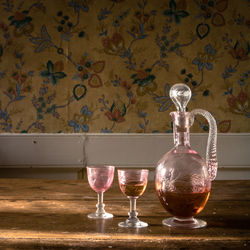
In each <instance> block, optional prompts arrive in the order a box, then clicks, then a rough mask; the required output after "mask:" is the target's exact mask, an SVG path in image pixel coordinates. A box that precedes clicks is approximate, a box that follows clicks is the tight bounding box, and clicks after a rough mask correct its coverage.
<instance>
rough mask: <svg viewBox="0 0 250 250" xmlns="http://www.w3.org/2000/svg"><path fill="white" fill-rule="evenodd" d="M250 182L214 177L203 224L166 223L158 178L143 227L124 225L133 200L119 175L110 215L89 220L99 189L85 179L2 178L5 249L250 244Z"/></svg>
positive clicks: (145, 199) (142, 213) (0, 239)
mask: <svg viewBox="0 0 250 250" xmlns="http://www.w3.org/2000/svg"><path fill="white" fill-rule="evenodd" d="M249 191H250V181H214V182H213V186H212V192H211V196H210V199H209V201H208V203H207V205H206V207H205V208H204V210H203V211H202V212H201V213H200V214H199V215H198V216H197V217H198V218H202V219H204V220H205V221H207V223H208V226H207V227H206V228H203V229H193V230H183V229H172V228H168V227H166V226H163V225H162V220H163V219H165V218H166V217H169V216H170V215H169V214H168V213H167V212H166V211H165V210H164V209H163V207H162V206H161V204H160V202H159V200H158V198H157V196H156V194H155V191H154V184H153V182H149V184H148V187H147V189H146V191H145V193H144V195H143V196H142V197H140V198H139V199H138V202H137V211H138V213H139V215H138V216H139V218H140V219H141V220H143V221H145V222H148V224H149V227H147V228H143V229H127V228H119V227H118V225H117V224H118V222H120V221H124V220H125V219H126V218H127V214H128V210H129V201H128V199H127V198H126V197H125V196H123V195H122V193H121V191H120V189H119V186H118V183H117V180H115V181H114V183H113V185H112V187H111V188H110V189H109V190H108V191H107V192H106V193H105V194H104V203H105V204H106V207H105V208H106V211H107V212H110V213H113V214H114V218H113V219H109V220H93V219H88V218H87V214H89V213H91V212H94V211H95V209H96V207H95V204H96V202H97V197H96V193H95V192H94V191H92V190H91V189H90V187H89V185H88V183H87V181H86V180H83V181H79V180H76V181H72V180H71V181H62V180H59V181H58V180H34V179H0V249H83V248H90V247H91V248H100V247H102V248H103V249H115V248H116V249H125V248H127V249H131V248H135V247H136V248H139V249H147V248H160V249H162V248H171V249H207V248H211V247H212V248H213V249H225V248H226V249H250V192H249Z"/></svg>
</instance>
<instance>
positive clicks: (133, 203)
mask: <svg viewBox="0 0 250 250" xmlns="http://www.w3.org/2000/svg"><path fill="white" fill-rule="evenodd" d="M136 199H137V197H130V198H129V200H130V210H129V214H128V215H129V218H137V215H138V213H137V212H136Z"/></svg>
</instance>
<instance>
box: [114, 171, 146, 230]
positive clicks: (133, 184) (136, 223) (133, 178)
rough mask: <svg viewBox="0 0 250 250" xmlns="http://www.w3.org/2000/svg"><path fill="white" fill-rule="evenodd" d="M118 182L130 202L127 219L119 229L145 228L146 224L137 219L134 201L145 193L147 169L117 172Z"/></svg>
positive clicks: (121, 223) (120, 224)
mask: <svg viewBox="0 0 250 250" xmlns="http://www.w3.org/2000/svg"><path fill="white" fill-rule="evenodd" d="M118 181H119V186H120V189H121V191H122V192H123V194H124V195H126V196H127V197H128V198H129V200H130V211H129V213H128V215H129V218H128V219H127V220H126V221H124V222H120V223H119V224H118V226H120V227H133V228H141V227H147V226H148V223H146V222H143V221H140V220H139V219H138V218H137V215H138V213H137V212H136V199H137V198H139V197H140V196H141V195H142V194H143V193H144V191H145V189H146V186H147V182H148V170H147V169H137V170H136V169H127V170H118Z"/></svg>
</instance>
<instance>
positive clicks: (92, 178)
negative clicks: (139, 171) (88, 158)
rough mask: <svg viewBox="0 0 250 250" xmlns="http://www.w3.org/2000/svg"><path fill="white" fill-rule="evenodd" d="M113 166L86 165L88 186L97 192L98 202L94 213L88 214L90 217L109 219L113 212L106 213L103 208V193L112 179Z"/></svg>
mask: <svg viewBox="0 0 250 250" xmlns="http://www.w3.org/2000/svg"><path fill="white" fill-rule="evenodd" d="M114 172H115V167H114V166H103V165H100V166H87V175H88V181H89V185H90V187H91V188H92V189H93V190H94V191H95V192H97V195H98V203H97V204H96V207H97V210H96V212H95V213H91V214H89V215H88V218H91V219H109V218H112V217H113V214H109V213H106V212H105V210H104V207H105V204H104V203H103V193H104V192H105V191H107V190H108V189H109V188H110V186H111V184H112V182H113V179H114Z"/></svg>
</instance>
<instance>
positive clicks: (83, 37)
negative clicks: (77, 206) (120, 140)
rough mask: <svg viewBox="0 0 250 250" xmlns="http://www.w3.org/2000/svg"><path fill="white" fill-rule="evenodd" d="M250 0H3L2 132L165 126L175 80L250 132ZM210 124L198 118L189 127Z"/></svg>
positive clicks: (227, 126)
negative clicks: (182, 83) (186, 85)
mask: <svg viewBox="0 0 250 250" xmlns="http://www.w3.org/2000/svg"><path fill="white" fill-rule="evenodd" d="M249 11H250V2H249V0H242V1H233V0H191V1H187V0H154V1H153V0H135V1H134V0H65V1H61V0H54V1H49V0H31V1H30V0H29V1H28V0H1V1H0V13H1V21H0V131H1V132H2V133H4V132H11V133H20V132H22V133H34V132H35V133H60V132H64V133H72V132H75V133H78V132H102V133H113V132H121V133H132V132H135V133H159V132H163V133H168V132H172V123H171V119H170V116H169V113H170V112H171V111H172V110H174V109H175V107H174V105H173V104H172V102H171V100H170V97H169V89H170V87H171V86H172V85H173V84H175V83H178V82H184V83H186V84H188V85H189V87H190V88H191V89H192V92H193V96H192V99H191V101H190V103H189V109H190V110H192V109H193V108H203V109H206V110H208V111H210V112H211V113H212V114H213V115H214V117H215V118H216V121H217V124H218V130H219V132H222V133H226V132H250V125H249V124H250V123H249V119H250V108H249V100H250V91H249V79H250V77H249V75H250V67H249V53H250V30H249V29H250V19H249ZM207 130H208V124H207V123H206V121H205V120H203V119H202V118H201V117H197V118H196V120H195V124H194V127H193V129H192V132H204V131H207Z"/></svg>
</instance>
